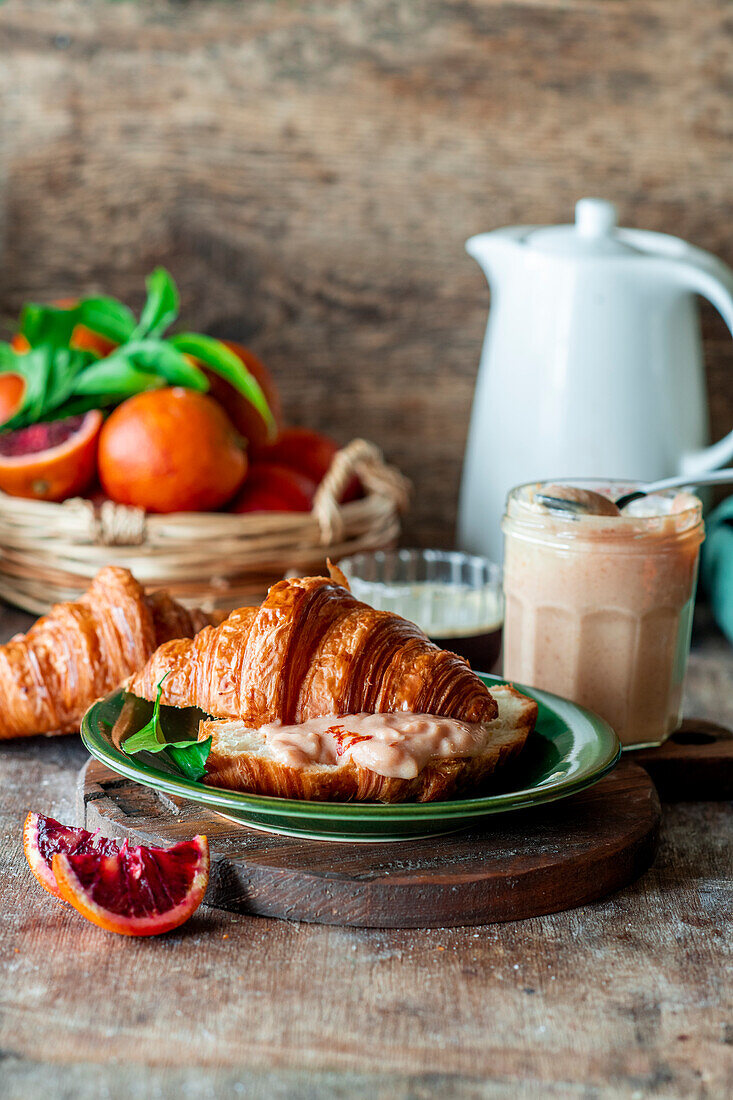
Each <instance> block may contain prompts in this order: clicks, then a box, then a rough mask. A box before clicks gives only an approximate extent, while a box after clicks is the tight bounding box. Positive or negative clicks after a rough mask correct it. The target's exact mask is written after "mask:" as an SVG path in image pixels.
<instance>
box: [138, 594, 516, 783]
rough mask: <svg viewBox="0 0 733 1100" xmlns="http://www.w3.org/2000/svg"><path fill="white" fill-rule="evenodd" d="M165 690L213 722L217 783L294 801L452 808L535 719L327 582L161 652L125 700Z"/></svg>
mask: <svg viewBox="0 0 733 1100" xmlns="http://www.w3.org/2000/svg"><path fill="white" fill-rule="evenodd" d="M159 688H160V691H161V696H160V702H161V703H162V704H164V705H165V704H167V705H169V706H176V707H191V706H195V707H199V708H200V709H201V710H202V711H204V712H205V713H206V714H207V715H210V716H211V719H213V720H207V721H204V722H202V723H201V728H200V734H199V736H200V737H201V738H208V737H209V736H211V738H212V745H211V751H210V754H209V758H208V761H207V781H208V782H210V783H212V784H214V785H217V786H224V787H230V788H234V789H241V790H247V791H255V792H258V793H264V794H276V795H282V796H286V797H294V798H312V799H338V800H346V799H376V800H380V801H390V802H391V801H401V800H404V799H408V798H409V799H417V800H432V799H436V798H441V797H447V796H448V795H449V794H450V793H452V792H456V791H464V790H467V789H469V788H471V787H475V786H476V785H477V784H479V783H480V782H482V781H483V780H484V779H485V778H486V777H487V776H488V775H489V774H491V773H492V772H493V771H494V770H495V769H496V767H497V766H498V765H499V764H500V763H503V762H504V761H505V760H507V759H509V758H510V757H511V756H513V755H514V754H516V753H517V752H518V751H519V750H520V749H521V747H522V745H523V744H524V741H525V740H526V737H527V735H528V734H529V732H530V730H531V728H532V726H533V724H534V719H535V715H536V705H535V704H534V702H532V701H531V700H529V699H526V698H525V697H524V696H521V695H520V694H519V693H518V692H515V691H514V690H513V689H512V688H501V689H500V690H499V691H498V692H497V693H496V695H497V698H498V700H499V702H497V698H495V697H494V695H492V693H491V692H489V690H488V688H487V687H486V686H485V685H484V683H483V682H482V681H481V680H480V679H479V677H478V676H476V675H475V673H473V672H472V671H471V669H470V667H469V665H468V664H467V663H466V662H465V661H464V660H463V659H462V658H460V657H457V656H456V655H455V654H453V653H449V652H447V651H445V650H441V649H439V648H438V647H437V646H436V645H434V644H433V643H432V642H430V641H429V640H428V638H427V637H426V636H425V635H424V634H423V633H422V631H421V630H420V629H419V628H418V627H417V626H415V625H414V624H413V623H410V622H407V621H406V620H405V619H402V618H400V617H399V616H397V615H393V614H391V613H389V612H385V611H375V610H374V609H372V608H371V607H369V606H367V605H366V604H363V603H360V602H359V601H358V600H357V599H356V598H355V597H354V596H353V595H352V594H351V593H350V592H349V591H348V590H347V588H345V587H344V586H343V585H342V584H339V583H337V581H336V580H334V579H328V578H325V577H305V578H297V579H294V580H286V581H280V582H278V583H277V584H275V585H274V586H273V587H272V588H271V589H270V591H269V593H268V595H267V598H266V599H265V601H264V603H263V604H262V605H261V606H260V607H259V608H242V609H240V610H237V611H234V612H232V614H231V615H230V616H229V617H228V618H227V619H226V620H225V621H224V622H223V623H221V625H219V626H218V627H216V628H213V627H207V628H205V629H203V630H202V631H201V632H200V633H199V634H197V635H196V637H195V638H193V639H187V638H181V639H178V640H174V641H169V642H166V643H165V644H163V645H162V646H160V647H159V648H158V650H157V651H156V652H155V653H154V654H153V656H152V657H151V658H150V660H149V661H148V663H147V664H146V665H145V667H144V668H142V669H141V670H140V671H138V672H137V673H135V674H134V675H133V676H132V677H131V679H130V681H129V682H128V691H129V692H131V693H132V694H134V695H136V696H139V697H141V698H143V699H147V700H150V701H152V700H154V699H155V697H156V694H157V691H158V689H159ZM375 716H377V717H375Z"/></svg>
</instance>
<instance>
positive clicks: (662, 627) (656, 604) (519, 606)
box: [502, 481, 704, 746]
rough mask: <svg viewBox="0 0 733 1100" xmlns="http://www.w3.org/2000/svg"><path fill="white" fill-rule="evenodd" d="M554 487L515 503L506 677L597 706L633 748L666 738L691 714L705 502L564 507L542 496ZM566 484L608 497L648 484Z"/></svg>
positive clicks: (677, 498) (680, 499)
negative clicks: (687, 687) (689, 677)
mask: <svg viewBox="0 0 733 1100" xmlns="http://www.w3.org/2000/svg"><path fill="white" fill-rule="evenodd" d="M548 484H549V483H544V486H543V485H541V484H539V483H535V484H533V485H523V486H520V487H519V488H517V489H514V490H513V491H512V492H511V493H510V494H509V498H508V500H507V511H506V514H505V516H504V521H503V525H502V526H503V531H504V536H505V560H504V594H505V599H506V617H505V627H504V676H505V677H506V678H507V679H508V680H516V681H518V682H520V683H524V684H528V685H530V686H533V687H538V688H543V689H545V690H546V691H552V692H555V693H556V694H558V695H563V696H565V697H566V698H568V699H572V700H573V701H574V702H576V703H580V704H581V705H583V706H585V707H588V708H589V709H590V710H594V711H596V712H597V713H598V714H600V715H601V716H602V717H603V718H605V719H606V721H607V722H609V724H610V725H611V726H612V727H613V728H614V729H615V731H616V733H617V734H618V736H619V739H620V741H621V743H622V744H623V745H627V746H640V745H646V744H659V743H660V742H661V741H663V740H664V739H665V738H666V737H667V736H668V735H669V734H670V733H672V732H673V731H674V730H675V729H676V728H677V726H678V725H679V722H680V718H681V713H680V708H681V701H682V684H683V680H684V675H685V669H686V665H687V657H688V653H689V648H690V632H691V629H692V612H693V606H694V601H695V586H696V581H697V565H698V557H699V551H700V544H701V543H702V541H703V538H704V526H703V522H702V505H701V503H700V501H699V500H698V498H697V497H696V496H694V495H693V494H691V493H679V492H670V493H657V494H654V495H653V496H648V497H644V498H641V499H639V500H636V501H633V502H631V503H630V504H628V505H627V506H626V507H625V508H624V509H623V511H621V512H620V513H618V514H616V515H600V514H589V513H586V512H583V511H578V512H558V511H555V510H550V509H548V508H546V507H544V506H543V505H542V504H540V503H539V502H538V501H536V500H535V494H536V493H537V492H539V491H540V490H541V489H543V487H544V488H546V487H547V486H548ZM552 485H553V486H554V487H555V488H556V487H557V482H553V483H552ZM563 485H564V486H567V485H572V486H575V487H577V488H580V489H584V490H587V489H590V490H592V491H594V492H595V493H600V494H601V495H602V496H604V497H606V498H607V499H608V500H615V499H616V498H617V497H619V496H621V495H622V494H623V493H627V492H631V491H633V490H634V489H635V488H636V487H637V486H635V485H633V484H627V483H616V484H613V483H608V482H605V483H604V482H595V481H573V482H564V483H563Z"/></svg>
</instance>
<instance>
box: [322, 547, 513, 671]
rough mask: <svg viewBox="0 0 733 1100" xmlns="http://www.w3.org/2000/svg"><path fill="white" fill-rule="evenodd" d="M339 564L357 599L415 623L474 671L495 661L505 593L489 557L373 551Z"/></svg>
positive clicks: (498, 571) (497, 568) (497, 569)
mask: <svg viewBox="0 0 733 1100" xmlns="http://www.w3.org/2000/svg"><path fill="white" fill-rule="evenodd" d="M339 566H340V567H341V569H342V570H343V571H344V574H345V575H346V578H347V579H348V582H349V584H350V585H351V591H352V592H353V593H354V595H355V596H356V597H357V599H360V600H363V601H364V603H368V604H369V605H370V606H371V607H374V608H376V609H377V610H378V611H393V612H395V614H397V615H401V616H402V617H403V618H405V619H410V620H411V622H414V623H417V625H418V626H419V627H420V629H421V630H424V631H425V633H426V634H427V635H428V637H429V638H430V639H431V640H432V641H434V642H435V643H436V644H437V645H439V646H441V648H443V649H449V650H451V651H452V652H453V653H458V654H459V656H461V657H465V658H466V660H467V661H469V663H470V664H471V667H472V668H474V669H476V670H477V671H479V672H491V670H492V668H493V667H494V666H495V665H496V663H497V660H498V658H499V653H500V651H501V634H502V626H503V622H504V596H503V592H502V575H501V568H500V566H498V565H496V564H495V563H494V562H492V561H489V560H488V559H487V558H481V557H475V556H473V555H471V554H463V553H461V552H459V551H452V550H375V551H370V552H365V553H363V554H354V555H353V556H352V557H349V558H343V559H342V560H341V561H340V562H339Z"/></svg>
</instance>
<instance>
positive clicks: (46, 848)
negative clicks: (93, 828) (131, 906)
mask: <svg viewBox="0 0 733 1100" xmlns="http://www.w3.org/2000/svg"><path fill="white" fill-rule="evenodd" d="M121 846H122V841H121V840H111V839H109V838H108V837H104V836H100V835H99V833H98V832H96V833H90V832H88V831H87V830H86V829H75V828H74V827H73V826H71V825H62V824H61V822H60V821H54V819H53V818H52V817H44V815H43V814H35V813H33V812H31V813H29V814H28V816H27V818H26V819H25V825H24V826H23V851H24V852H25V858H26V859H27V860H28V865H29V867H30V869H31V871H32V872H33V874H34V875H35V876H36V878H37V879H38V881H39V882H40V884H41V886H42V887H43V888H44V890H48V892H49V894H53V895H54V897H57V898H60V897H61V894H60V893H59V888H58V886H57V885H56V879H55V878H54V874H53V870H52V868H51V861H52V859H53V857H54V855H55V853H56V852H66V853H67V854H78V853H80V852H86V853H90V852H96V853H97V854H104V855H112V854H114V853H115V852H119V850H120V848H121Z"/></svg>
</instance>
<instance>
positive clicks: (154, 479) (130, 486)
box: [99, 386, 247, 512]
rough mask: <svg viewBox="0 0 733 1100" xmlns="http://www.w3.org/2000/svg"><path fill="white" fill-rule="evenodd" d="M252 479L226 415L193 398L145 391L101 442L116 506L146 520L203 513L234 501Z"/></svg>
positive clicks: (115, 416) (105, 483)
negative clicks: (151, 515) (150, 515)
mask: <svg viewBox="0 0 733 1100" xmlns="http://www.w3.org/2000/svg"><path fill="white" fill-rule="evenodd" d="M246 471H247V456H246V454H245V451H244V447H243V444H242V441H241V440H240V438H239V437H238V435H237V433H236V432H235V430H234V427H233V425H232V423H231V421H230V420H229V418H228V417H227V415H226V413H225V412H224V410H223V409H222V408H221V406H220V405H218V404H217V403H216V401H214V400H213V399H212V398H211V397H208V396H207V395H206V394H204V393H198V392H196V391H195V390H186V389H181V388H180V387H177V386H176V387H171V388H165V389H160V390H148V391H147V392H146V393H138V394H136V395H135V396H134V397H130V398H128V399H127V401H125V402H124V403H123V404H122V405H119V406H118V407H117V408H116V409H115V411H114V412H113V413H112V415H111V416H110V418H109V420H108V421H107V423H106V424H105V425H104V428H103V429H102V435H101V438H100V440H99V480H100V481H101V483H102V488H103V489H104V491H105V492H106V494H107V496H108V497H110V499H111V500H116V501H117V502H118V503H119V504H131V505H134V506H137V507H138V508H144V509H145V510H146V511H148V512H205V511H209V510H211V509H213V508H219V507H221V505H222V504H226V502H227V501H228V500H230V499H231V498H232V497H233V496H234V494H235V492H236V491H237V489H238V488H239V486H240V485H241V483H242V481H243V480H244V475H245V473H246Z"/></svg>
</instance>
